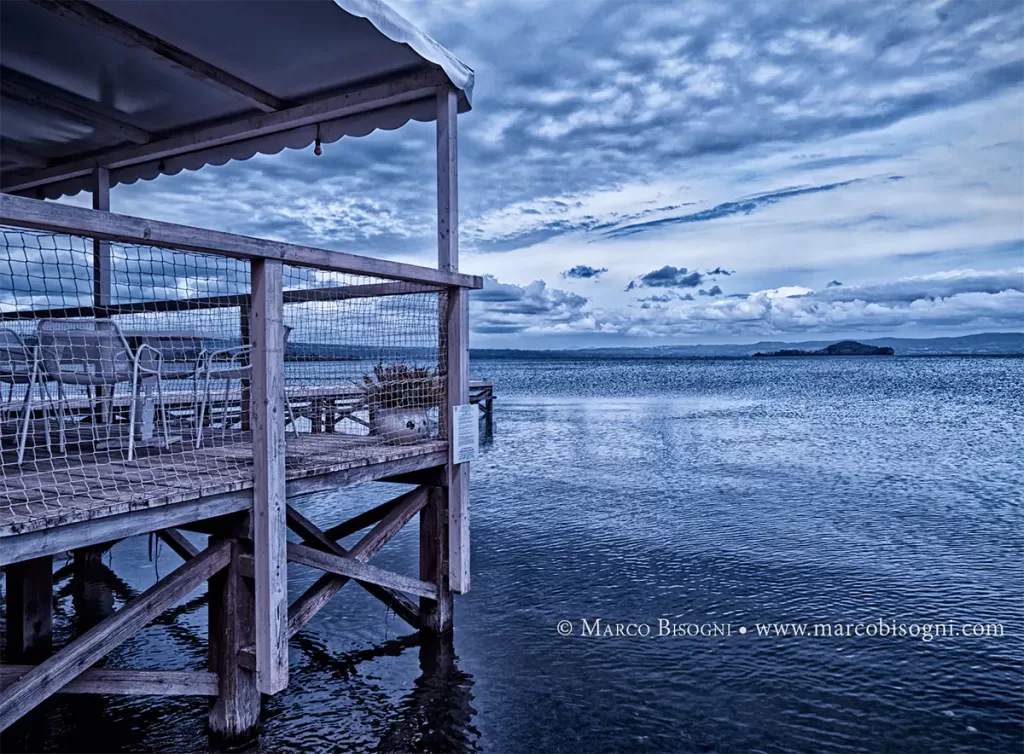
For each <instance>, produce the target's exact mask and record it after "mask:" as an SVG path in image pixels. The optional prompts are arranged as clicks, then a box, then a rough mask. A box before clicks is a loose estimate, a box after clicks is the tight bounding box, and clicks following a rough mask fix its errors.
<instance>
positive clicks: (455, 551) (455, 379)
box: [437, 86, 470, 594]
mask: <svg viewBox="0 0 1024 754" xmlns="http://www.w3.org/2000/svg"><path fill="white" fill-rule="evenodd" d="M457 124H458V92H457V91H456V90H455V89H454V88H453V87H451V86H448V87H442V88H441V89H438V92H437V266H438V268H439V269H442V270H448V271H449V272H458V269H459V160H458V151H459V150H458V144H459V142H458V128H457ZM446 300H447V305H448V310H447V312H446V321H445V327H444V329H445V332H446V334H447V344H446V346H447V362H448V386H447V387H448V390H447V396H448V399H447V406H446V407H445V418H444V421H445V422H447V428H448V432H447V435H446V436H447V437H448V438H449V443H448V471H447V475H448V484H447V485H446V486H447V491H446V493H441V494H447V496H448V505H447V508H448V518H449V520H448V526H447V529H448V533H447V536H448V542H447V548H448V559H449V563H450V571H449V579H450V587H451V588H452V589H453V590H454V591H456V592H459V593H460V594H461V593H465V592H468V591H469V585H470V579H469V572H470V571H469V464H466V463H463V464H459V465H456V464H455V463H454V460H453V456H452V453H453V451H454V447H455V444H454V442H452V441H451V438H452V437H453V436H454V435H453V430H454V425H453V422H454V414H453V411H452V409H453V407H454V406H458V405H465V404H468V403H469V296H468V295H467V293H466V292H465V291H463V290H461V289H457V288H452V289H450V290H449V292H448V296H447V299H446Z"/></svg>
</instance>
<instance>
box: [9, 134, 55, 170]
mask: <svg viewBox="0 0 1024 754" xmlns="http://www.w3.org/2000/svg"><path fill="white" fill-rule="evenodd" d="M0 157H5V158H7V159H8V160H14V161H15V162H20V163H21V164H22V165H24V166H26V167H30V168H45V167H48V166H49V164H50V161H49V160H47V159H46V158H45V157H43V156H42V155H38V154H36V153H35V152H29V151H28V150H25V149H22V148H20V147H18V146H17V145H15V144H13V143H11V141H10V140H9V139H0Z"/></svg>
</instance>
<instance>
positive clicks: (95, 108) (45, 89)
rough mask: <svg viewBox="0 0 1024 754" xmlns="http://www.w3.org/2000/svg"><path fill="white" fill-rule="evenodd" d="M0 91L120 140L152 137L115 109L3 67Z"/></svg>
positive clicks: (139, 142)
mask: <svg viewBox="0 0 1024 754" xmlns="http://www.w3.org/2000/svg"><path fill="white" fill-rule="evenodd" d="M0 94H3V96H4V97H7V98H8V99H13V100H18V101H19V102H25V103H27V104H29V105H32V106H33V107H38V108H42V109H44V110H49V111H50V112H57V113H63V114H64V115H69V116H71V117H72V118H74V119H75V120H77V121H78V122H80V123H84V124H85V125H87V126H92V127H93V128H96V129H99V130H100V131H104V132H105V133H107V134H110V135H111V136H113V137H115V138H117V139H119V140H120V141H131V142H135V143H136V144H145V143H146V142H148V141H149V140H150V138H151V137H152V135H151V134H150V133H149V132H148V131H146V130H144V129H142V128H138V127H137V126H133V125H131V124H130V123H126V122H125V121H124V120H123V119H122V118H121V117H119V114H118V113H117V111H116V110H112V109H111V110H108V109H107V108H104V107H103V106H102V105H100V104H99V103H98V102H94V101H92V100H90V99H86V98H85V97H80V96H78V95H77V94H73V93H71V92H68V91H65V90H63V89H60V88H58V87H55V86H52V85H51V84H47V83H46V82H45V81H40V80H39V79H35V78H32V77H31V76H26V75H25V74H24V73H21V72H20V71H16V70H14V69H13V68H8V67H7V66H0Z"/></svg>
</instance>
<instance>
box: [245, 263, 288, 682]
mask: <svg viewBox="0 0 1024 754" xmlns="http://www.w3.org/2000/svg"><path fill="white" fill-rule="evenodd" d="M281 274H282V266H281V262H279V261H273V260H265V259H254V260H252V306H251V308H250V310H249V337H250V339H251V341H252V395H251V401H252V450H253V464H254V469H255V473H254V477H253V519H252V520H253V541H254V545H255V551H254V553H253V555H254V561H255V576H256V678H257V686H258V687H259V690H260V691H261V692H262V693H264V694H276V693H277V692H278V691H281V690H283V689H284V688H285V687H286V686H287V685H288V556H287V552H286V537H287V533H288V527H287V520H286V508H287V506H286V504H285V478H284V459H285V438H284V421H285V404H284V327H283V325H282V323H281V316H282V311H283V307H284V301H283V294H282V290H281Z"/></svg>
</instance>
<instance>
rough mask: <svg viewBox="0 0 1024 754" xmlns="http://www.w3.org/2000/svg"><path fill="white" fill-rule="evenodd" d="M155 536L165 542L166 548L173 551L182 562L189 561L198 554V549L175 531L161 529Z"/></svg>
mask: <svg viewBox="0 0 1024 754" xmlns="http://www.w3.org/2000/svg"><path fill="white" fill-rule="evenodd" d="M156 535H157V536H158V537H160V539H162V540H163V541H164V542H166V543H167V546H168V547H170V548H171V549H172V550H174V552H175V553H177V555H178V557H179V558H181V559H182V560H191V559H192V558H194V557H195V556H196V555H198V554H199V548H197V547H196V546H195V545H194V544H192V543H191V542H189V541H188V539H186V538H185V535H184V534H182V533H181V532H180V531H178V530H177V529H161V530H160V531H158V532H157V533H156Z"/></svg>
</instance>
